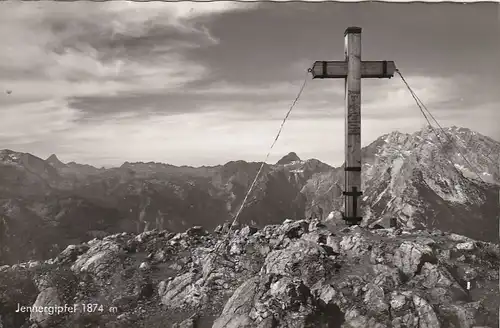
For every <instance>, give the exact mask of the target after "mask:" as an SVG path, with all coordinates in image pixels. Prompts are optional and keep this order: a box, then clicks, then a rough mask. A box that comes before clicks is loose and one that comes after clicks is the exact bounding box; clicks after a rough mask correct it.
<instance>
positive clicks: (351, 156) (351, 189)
mask: <svg viewBox="0 0 500 328" xmlns="http://www.w3.org/2000/svg"><path fill="white" fill-rule="evenodd" d="M344 41H345V43H344V53H345V60H343V61H316V62H315V63H314V65H313V67H312V69H311V73H312V75H313V79H345V95H346V98H345V99H346V100H345V106H346V116H345V164H344V171H345V187H344V188H345V191H344V192H343V194H344V196H345V203H344V204H345V212H344V214H343V218H344V220H345V221H346V223H347V224H349V225H356V224H360V223H361V220H362V219H363V218H362V217H361V211H360V206H359V205H360V202H359V201H358V197H360V196H361V195H362V194H363V193H362V192H361V79H362V78H391V77H393V76H394V72H395V70H396V66H395V65H394V62H393V61H361V28H360V27H348V28H347V29H346V30H345V33H344Z"/></svg>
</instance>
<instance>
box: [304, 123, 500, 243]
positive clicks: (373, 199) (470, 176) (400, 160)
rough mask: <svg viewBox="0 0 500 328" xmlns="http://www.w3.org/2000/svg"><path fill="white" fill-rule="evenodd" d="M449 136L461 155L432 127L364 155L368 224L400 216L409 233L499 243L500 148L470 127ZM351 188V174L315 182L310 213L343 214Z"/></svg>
mask: <svg viewBox="0 0 500 328" xmlns="http://www.w3.org/2000/svg"><path fill="white" fill-rule="evenodd" d="M446 132H447V133H448V134H449V135H453V136H454V140H457V141H455V142H458V146H457V147H458V149H460V152H457V151H456V150H455V149H456V147H451V145H450V143H449V142H447V141H446V137H445V136H444V135H441V140H442V142H440V141H439V139H438V137H437V136H436V135H435V133H433V131H431V130H430V129H429V128H424V129H422V130H421V131H418V132H416V133H414V134H411V135H410V134H403V133H399V132H393V133H391V134H388V135H384V136H382V137H380V138H379V139H377V140H376V141H375V142H373V143H372V144H370V145H369V146H367V147H365V148H364V149H363V169H362V181H363V187H362V189H363V191H364V194H363V196H362V199H361V200H362V208H363V211H364V213H365V214H364V217H365V218H366V222H365V224H373V223H375V222H376V223H384V224H387V222H386V221H385V220H386V219H385V218H387V217H396V218H397V219H398V221H399V223H400V225H403V226H405V227H408V228H422V227H428V228H434V227H435V228H440V229H443V230H445V231H451V230H452V231H454V232H457V233H463V234H466V235H468V236H471V237H474V238H479V239H483V240H492V241H493V240H498V218H497V215H498V210H499V208H498V199H499V197H498V186H499V185H500V175H499V171H498V165H499V164H498V163H500V156H499V154H500V144H499V143H498V142H495V141H493V140H492V139H490V138H487V137H484V136H481V135H479V134H477V133H476V132H473V131H470V130H467V129H463V128H456V127H452V128H448V129H446ZM479 145H480V146H479ZM471 149H477V151H474V152H471ZM460 153H462V154H463V155H464V157H465V158H466V159H467V160H464V158H463V157H462V156H460ZM468 163H471V164H472V165H473V167H474V170H470V169H469V167H470V166H469V164H468ZM474 171H477V172H480V177H481V178H479V177H478V175H476V174H474V173H473V172H474ZM343 184H344V180H343V168H339V169H337V170H335V171H333V172H327V173H324V174H318V175H316V176H315V177H313V178H312V179H311V180H310V181H308V184H307V185H306V187H305V188H304V193H305V194H306V195H307V196H308V205H309V208H313V207H314V206H315V205H317V206H321V207H323V208H327V209H330V208H334V209H335V208H341V207H342V206H343V200H342V197H341V195H342V190H343ZM382 221H384V222H382Z"/></svg>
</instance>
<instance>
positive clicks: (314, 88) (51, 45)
mask: <svg viewBox="0 0 500 328" xmlns="http://www.w3.org/2000/svg"><path fill="white" fill-rule="evenodd" d="M499 6H500V5H499V4H495V3H489V4H417V3H416V4H394V3H392V4H391V3H350V4H347V3H322V4H306V3H304V4H297V3H294V4H283V3H281V4H246V5H245V4H235V3H230V2H220V3H205V4H200V3H180V4H175V3H159V2H149V3H142V4H141V3H129V2H108V3H93V2H81V3H79V2H71V3H52V2H0V40H2V49H1V51H0V148H8V149H12V150H16V151H23V152H30V153H32V154H35V155H37V156H40V157H44V158H45V157H47V156H49V155H50V154H52V153H56V154H57V155H58V156H59V158H60V159H61V160H62V161H64V162H69V161H77V162H82V163H89V164H93V165H96V166H101V165H106V166H110V165H120V164H121V163H122V162H124V161H144V162H147V161H158V162H167V163H171V164H186V165H196V166H198V165H215V164H220V163H225V162H227V161H230V160H236V159H244V160H248V161H261V160H263V159H264V157H265V155H266V153H267V151H268V149H269V146H270V144H271V142H272V141H273V139H274V137H275V135H276V132H277V130H278V128H279V126H280V124H281V120H282V118H283V116H284V115H285V113H286V112H287V110H288V108H289V106H290V104H291V103H292V101H293V99H294V98H295V96H296V94H297V92H298V90H299V88H300V85H301V84H302V81H303V79H304V78H305V76H306V70H307V68H308V67H309V66H310V65H311V64H312V63H313V62H314V61H315V60H341V59H342V58H343V33H344V30H345V28H346V27H348V26H352V25H357V26H361V27H362V28H363V59H365V60H394V61H395V62H396V64H397V66H398V67H399V69H400V70H401V71H402V73H403V75H405V76H406V79H407V81H408V82H409V83H410V85H411V86H412V87H413V89H414V90H415V92H416V93H417V95H418V96H419V97H420V98H421V99H422V101H423V102H424V103H425V104H426V106H427V107H428V108H429V110H430V111H431V112H432V113H433V114H434V116H435V117H436V118H437V119H438V120H439V122H440V123H441V125H445V126H448V125H458V126H465V127H469V128H471V129H474V130H476V131H479V132H481V133H483V134H486V135H489V136H491V137H493V138H495V139H497V140H500V128H499V124H498V122H500V92H499V91H500V89H499V85H500V84H499V82H500V15H499V13H500V10H499ZM343 86H344V82H343V81H342V80H309V81H308V83H307V86H306V89H305V91H304V93H303V96H302V98H301V99H300V100H299V102H298V104H297V106H296V107H295V109H294V111H293V112H292V115H291V117H290V119H289V121H287V123H286V125H285V127H284V130H283V132H282V136H281V138H280V140H279V141H278V143H277V145H276V146H275V148H274V151H273V153H272V156H271V158H270V159H271V161H276V160H277V159H279V157H281V156H283V155H284V154H286V153H288V152H290V151H295V152H297V153H298V155H299V156H300V157H302V158H312V157H314V158H318V159H320V160H322V161H325V162H327V163H330V164H332V165H340V164H341V163H342V162H343V145H344V143H343V138H344V135H343V133H344V121H343V119H344V100H343V99H344V90H343ZM10 91H11V93H9V92H10ZM362 104H363V105H362V117H363V123H362V127H363V130H362V138H363V144H367V143H369V142H371V141H373V140H374V139H376V138H377V137H378V136H380V135H382V134H384V133H388V132H391V131H393V130H400V131H402V132H413V131H415V130H417V129H419V128H420V127H422V126H423V125H424V123H425V121H424V119H423V118H422V117H421V114H420V112H419V110H418V108H417V107H416V105H415V103H414V101H413V99H412V97H411V96H410V94H409V93H408V91H407V90H406V89H405V87H404V85H403V83H402V82H401V80H400V79H399V78H398V77H395V78H393V79H391V80H370V81H367V80H365V81H363V101H362Z"/></svg>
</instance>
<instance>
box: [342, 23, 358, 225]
mask: <svg viewBox="0 0 500 328" xmlns="http://www.w3.org/2000/svg"><path fill="white" fill-rule="evenodd" d="M344 39H345V47H344V53H345V61H346V62H347V78H346V83H345V87H346V91H345V92H346V99H345V101H346V118H345V124H346V127H345V133H346V138H345V141H346V145H345V169H346V171H345V182H346V183H345V190H346V192H347V193H353V194H346V197H345V211H346V213H345V215H346V217H347V218H352V219H354V218H356V217H360V216H361V215H360V214H361V211H360V202H359V201H358V197H359V196H358V195H357V194H355V193H356V192H360V191H361V28H359V27H349V28H347V29H346V31H345V34H344ZM352 168H359V170H355V169H352ZM351 223H357V222H351Z"/></svg>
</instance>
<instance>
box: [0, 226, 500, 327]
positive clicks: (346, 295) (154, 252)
mask: <svg viewBox="0 0 500 328" xmlns="http://www.w3.org/2000/svg"><path fill="white" fill-rule="evenodd" d="M499 259H500V249H499V247H498V245H495V244H492V243H488V242H484V241H476V240H473V239H470V238H468V237H464V236H461V235H457V234H453V233H445V232H441V231H438V230H432V231H427V230H413V231H411V232H410V231H406V230H401V229H396V228H384V229H382V228H381V229H368V228H362V227H346V226H344V225H343V223H342V222H340V221H336V219H335V218H329V219H327V220H325V221H320V220H317V219H307V220H285V221H284V222H282V223H281V224H275V225H267V226H265V227H263V228H261V229H257V228H254V227H252V226H248V225H244V226H243V225H242V226H236V227H233V229H229V225H228V224H226V225H222V226H218V227H217V228H216V229H215V230H214V231H213V232H207V231H206V230H204V229H203V228H202V227H200V226H195V227H192V228H189V229H188V230H186V231H185V232H182V233H175V232H171V231H167V230H163V231H160V230H151V231H147V232H144V233H141V234H138V235H134V234H131V233H119V234H114V235H110V236H106V237H102V238H96V239H93V240H90V241H88V242H86V243H82V244H78V245H70V246H68V247H67V248H66V249H65V250H64V251H62V252H61V253H60V254H59V255H58V256H57V257H55V258H52V259H50V260H45V261H40V262H35V261H31V262H28V263H22V264H15V265H12V266H8V265H5V266H3V267H0V316H1V317H0V318H1V319H0V327H4V328H16V327H30V328H35V327H43V328H48V327H51V328H62V327H68V328H69V327H71V328H79V327H116V328H118V327H150V328H154V327H162V328H166V327H167V328H174V327H176V328H195V327H196V328H209V327H211V328H252V327H255V328H278V327H279V328H285V327H286V328H305V327H311V328H312V327H315V328H321V327H325V328H326V327H329V328H358V327H359V328H384V327H394V328H403V327H404V328H451V327H454V328H472V327H490V328H493V327H498V306H499V300H500V295H499V292H498V279H499V276H498V267H499V264H500V262H499ZM22 306H25V307H31V306H33V307H36V309H40V308H44V307H45V311H42V312H40V311H38V312H35V311H32V312H31V313H30V312H23V311H22V310H21V311H19V312H16V310H18V309H19V307H22ZM51 309H53V310H51ZM54 309H59V310H58V311H57V310H54ZM51 311H54V312H59V313H54V314H50V313H52V312H51Z"/></svg>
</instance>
